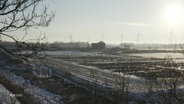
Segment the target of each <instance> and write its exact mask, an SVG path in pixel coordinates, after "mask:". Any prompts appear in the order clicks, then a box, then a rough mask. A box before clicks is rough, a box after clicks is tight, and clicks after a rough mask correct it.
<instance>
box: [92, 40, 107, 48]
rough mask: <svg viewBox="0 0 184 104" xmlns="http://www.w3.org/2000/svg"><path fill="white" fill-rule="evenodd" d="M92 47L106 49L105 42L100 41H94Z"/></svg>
mask: <svg viewBox="0 0 184 104" xmlns="http://www.w3.org/2000/svg"><path fill="white" fill-rule="evenodd" d="M91 48H92V49H105V42H103V41H100V42H98V43H92V44H91Z"/></svg>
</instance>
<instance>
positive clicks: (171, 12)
mask: <svg viewBox="0 0 184 104" xmlns="http://www.w3.org/2000/svg"><path fill="white" fill-rule="evenodd" d="M183 17H184V9H183V7H182V6H180V5H177V4H172V5H168V6H167V7H166V10H165V20H166V21H167V22H168V23H169V24H171V25H177V24H180V23H181V22H182V20H183Z"/></svg>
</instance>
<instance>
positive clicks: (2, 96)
mask: <svg viewBox="0 0 184 104" xmlns="http://www.w3.org/2000/svg"><path fill="white" fill-rule="evenodd" d="M0 102H1V104H20V102H19V101H18V100H17V99H16V97H15V96H13V94H11V93H10V91H8V90H7V89H6V88H5V87H4V86H3V85H1V84H0Z"/></svg>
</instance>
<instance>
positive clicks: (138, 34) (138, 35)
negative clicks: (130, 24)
mask: <svg viewBox="0 0 184 104" xmlns="http://www.w3.org/2000/svg"><path fill="white" fill-rule="evenodd" d="M139 37H140V33H139V29H138V33H137V44H138V45H139Z"/></svg>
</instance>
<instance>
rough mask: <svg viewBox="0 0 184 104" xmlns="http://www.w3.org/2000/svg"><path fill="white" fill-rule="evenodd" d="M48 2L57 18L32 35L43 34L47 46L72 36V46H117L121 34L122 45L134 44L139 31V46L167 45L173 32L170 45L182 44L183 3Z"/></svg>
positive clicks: (158, 0)
mask: <svg viewBox="0 0 184 104" xmlns="http://www.w3.org/2000/svg"><path fill="white" fill-rule="evenodd" d="M47 1H48V2H47V3H48V5H49V7H50V8H51V9H52V10H53V11H56V17H55V19H54V21H53V22H52V23H51V25H50V26H49V27H48V28H45V29H40V30H35V31H36V32H35V31H34V32H35V34H36V33H38V34H40V32H41V33H46V35H47V41H49V42H54V41H64V42H69V41H70V37H71V35H72V38H73V41H75V42H76V41H83V42H87V41H89V42H90V43H91V42H98V41H100V40H102V37H103V41H105V42H107V43H115V44H119V43H120V42H121V34H122V41H123V42H128V43H136V40H137V34H138V31H139V33H140V43H169V40H170V32H171V30H173V32H172V34H173V36H172V38H173V39H172V42H173V43H184V28H183V27H184V21H183V20H184V16H183V14H182V12H183V13H184V9H183V8H184V0H47ZM171 5H176V6H175V7H176V9H175V8H174V9H172V6H171ZM168 8H169V9H168ZM170 8H171V10H170ZM167 12H169V14H168V15H167V16H166V15H165V14H166V13H167ZM173 12H174V13H173ZM180 12H181V13H180ZM177 13H178V14H179V15H178V14H177ZM172 15H178V16H175V17H172ZM170 17H172V18H171V19H169V18H170ZM176 21H177V22H179V23H173V22H176ZM30 33H33V32H30Z"/></svg>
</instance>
